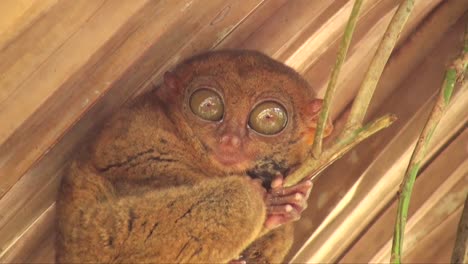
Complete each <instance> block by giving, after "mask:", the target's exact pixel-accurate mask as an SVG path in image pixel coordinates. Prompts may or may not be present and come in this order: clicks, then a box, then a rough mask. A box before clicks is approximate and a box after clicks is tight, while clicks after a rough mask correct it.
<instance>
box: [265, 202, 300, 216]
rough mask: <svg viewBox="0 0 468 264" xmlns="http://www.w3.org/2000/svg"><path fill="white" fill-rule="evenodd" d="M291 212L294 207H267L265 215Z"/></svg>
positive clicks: (288, 205) (286, 205) (287, 205)
mask: <svg viewBox="0 0 468 264" xmlns="http://www.w3.org/2000/svg"><path fill="white" fill-rule="evenodd" d="M293 210H294V207H293V206H292V205H290V204H285V205H273V206H268V209H267V213H268V214H269V215H277V214H290V213H291V212H292V211H293Z"/></svg>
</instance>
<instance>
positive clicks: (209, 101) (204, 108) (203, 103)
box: [190, 89, 224, 121]
mask: <svg viewBox="0 0 468 264" xmlns="http://www.w3.org/2000/svg"><path fill="white" fill-rule="evenodd" d="M190 109H192V112H193V113H194V114H196V115H197V116H199V117H201V118H202V119H205V120H208V121H219V120H221V118H223V114H224V105H223V100H221V96H219V94H218V93H216V92H215V91H213V90H210V89H199V90H196V91H195V92H194V93H193V94H192V95H191V96H190Z"/></svg>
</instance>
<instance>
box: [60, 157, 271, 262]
mask: <svg viewBox="0 0 468 264" xmlns="http://www.w3.org/2000/svg"><path fill="white" fill-rule="evenodd" d="M63 184H64V186H63V187H62V193H61V197H60V200H59V208H58V211H59V231H60V232H59V240H58V243H59V247H58V250H59V253H58V256H57V260H58V261H59V262H126V263H129V262H166V263H169V262H170V263H175V262H177V263H183V262H192V263H193V262H212V263H215V262H216V263H222V262H228V261H229V260H231V259H234V258H235V257H236V256H237V255H238V254H240V253H241V252H242V251H243V250H244V249H245V248H246V247H247V246H248V245H249V244H250V243H252V241H253V240H255V238H256V237H257V236H258V234H259V232H260V230H261V228H262V226H263V223H264V221H265V208H264V201H263V199H264V197H262V194H261V193H260V192H259V191H258V189H257V187H256V186H255V185H254V184H252V183H251V182H250V180H248V179H247V178H243V177H240V176H231V177H225V178H219V179H213V180H206V181H204V182H203V184H199V185H194V186H190V187H173V188H168V189H160V190H154V191H150V192H147V193H143V194H141V195H139V196H126V197H118V196H117V195H115V194H114V190H113V187H112V185H111V184H110V183H109V182H108V181H107V180H106V179H105V178H103V177H101V176H99V175H98V174H97V173H96V172H93V171H92V170H91V169H87V168H83V167H80V166H79V165H76V164H75V165H73V166H72V169H71V172H70V174H69V175H68V176H67V178H66V179H65V181H64V183H63Z"/></svg>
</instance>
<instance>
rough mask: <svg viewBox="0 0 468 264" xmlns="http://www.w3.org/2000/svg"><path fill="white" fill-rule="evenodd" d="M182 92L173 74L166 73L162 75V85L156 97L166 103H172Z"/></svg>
mask: <svg viewBox="0 0 468 264" xmlns="http://www.w3.org/2000/svg"><path fill="white" fill-rule="evenodd" d="M181 91H182V84H181V83H180V80H179V78H178V77H177V75H175V74H174V73H172V72H170V71H167V72H166V73H164V85H162V86H161V87H159V89H158V90H157V95H158V96H159V97H160V98H162V99H164V100H167V101H172V100H173V99H174V98H176V97H177V96H178V95H179V94H180V92H181Z"/></svg>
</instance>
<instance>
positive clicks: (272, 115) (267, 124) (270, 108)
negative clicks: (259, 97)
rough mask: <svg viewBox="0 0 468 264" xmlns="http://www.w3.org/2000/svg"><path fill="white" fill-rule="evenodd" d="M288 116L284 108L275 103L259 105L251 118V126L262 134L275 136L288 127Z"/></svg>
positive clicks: (267, 102) (268, 102) (269, 102)
mask: <svg viewBox="0 0 468 264" xmlns="http://www.w3.org/2000/svg"><path fill="white" fill-rule="evenodd" d="M287 122H288V115H287V113H286V110H285V109H284V107H283V106H281V105H280V104H279V103H277V102H274V101H266V102H263V103H261V104H259V105H257V106H256V107H255V108H254V109H253V110H252V112H251V113H250V117H249V126H250V127H251V128H252V129H253V130H255V131H257V132H258V133H260V134H264V135H274V134H277V133H279V132H281V130H283V129H284V128H285V127H286V123H287Z"/></svg>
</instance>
